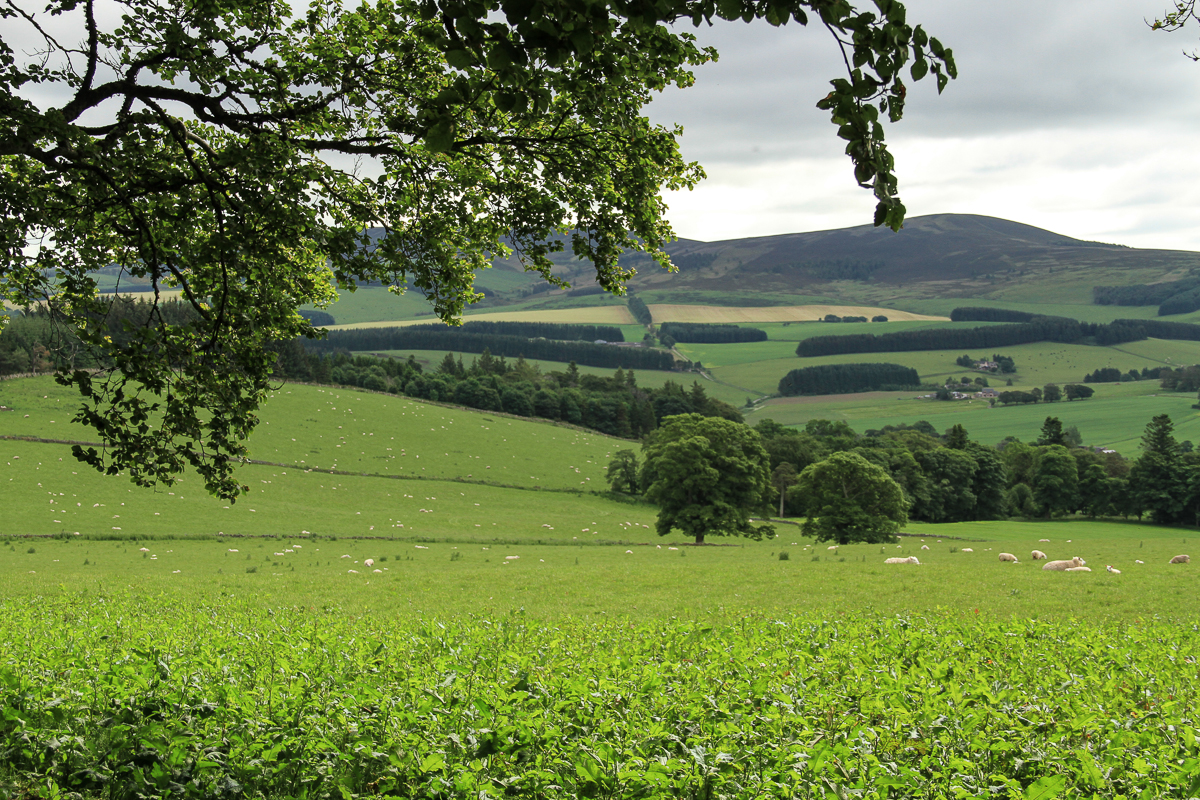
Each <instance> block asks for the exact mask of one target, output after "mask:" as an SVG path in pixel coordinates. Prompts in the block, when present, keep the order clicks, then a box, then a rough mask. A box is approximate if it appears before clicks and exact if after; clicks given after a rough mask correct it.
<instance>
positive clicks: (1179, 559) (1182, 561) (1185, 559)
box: [1170, 556, 1192, 564]
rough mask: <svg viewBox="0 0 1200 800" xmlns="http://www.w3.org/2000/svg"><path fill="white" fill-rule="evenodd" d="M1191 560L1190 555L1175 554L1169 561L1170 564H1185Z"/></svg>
mask: <svg viewBox="0 0 1200 800" xmlns="http://www.w3.org/2000/svg"><path fill="white" fill-rule="evenodd" d="M1191 560H1192V557H1191V556H1175V557H1174V558H1172V559H1171V561H1170V563H1172V564H1186V563H1188V562H1189V561H1191Z"/></svg>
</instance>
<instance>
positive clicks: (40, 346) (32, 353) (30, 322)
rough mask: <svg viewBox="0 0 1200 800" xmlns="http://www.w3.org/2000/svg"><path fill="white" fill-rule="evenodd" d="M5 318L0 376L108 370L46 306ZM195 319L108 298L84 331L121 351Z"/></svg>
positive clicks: (170, 304)
mask: <svg viewBox="0 0 1200 800" xmlns="http://www.w3.org/2000/svg"><path fill="white" fill-rule="evenodd" d="M7 314H8V315H9V317H10V319H9V321H8V322H7V323H6V324H5V325H4V327H3V329H2V333H0V375H17V374H21V373H26V372H49V371H51V370H54V369H59V368H63V369H68V370H71V369H88V368H94V367H108V366H112V359H111V357H110V356H108V355H106V354H105V353H104V352H102V351H100V350H98V349H97V348H95V347H93V346H91V345H90V344H87V343H85V342H84V341H83V340H82V339H81V338H80V336H79V332H78V330H77V329H75V328H74V327H72V326H71V325H69V324H67V323H66V321H65V320H64V319H63V318H62V316H61V315H60V314H57V313H56V312H54V311H51V310H49V309H47V308H46V307H45V306H31V307H30V308H28V309H27V310H26V311H24V312H19V311H9V312H7ZM197 318H198V315H197V314H196V312H195V310H194V309H193V308H192V307H191V306H190V305H187V304H185V303H181V302H179V301H177V300H164V301H161V302H154V300H153V298H151V299H149V300H147V299H146V298H145V297H137V298H134V297H131V296H129V295H109V296H106V297H104V298H103V299H102V300H101V301H100V305H99V306H98V307H97V309H96V310H95V311H94V313H93V314H92V315H91V317H90V318H89V325H90V326H91V328H92V330H93V332H94V334H95V335H97V336H102V337H107V339H108V340H109V341H112V342H114V343H115V344H116V345H117V346H124V345H125V344H127V343H129V342H130V341H132V340H133V339H134V338H135V337H138V336H141V337H143V338H153V337H154V336H155V335H156V326H158V325H162V324H170V325H188V324H190V323H191V322H193V321H195V320H196V319H197Z"/></svg>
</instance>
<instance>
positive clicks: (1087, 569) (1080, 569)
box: [1063, 567, 1092, 572]
mask: <svg viewBox="0 0 1200 800" xmlns="http://www.w3.org/2000/svg"><path fill="white" fill-rule="evenodd" d="M1091 571H1092V568H1091V567H1067V568H1066V569H1064V570H1063V572H1091Z"/></svg>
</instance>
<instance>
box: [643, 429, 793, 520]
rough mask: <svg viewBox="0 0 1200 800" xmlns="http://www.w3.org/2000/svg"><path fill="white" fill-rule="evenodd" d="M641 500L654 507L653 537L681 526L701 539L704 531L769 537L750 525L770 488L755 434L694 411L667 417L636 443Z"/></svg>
mask: <svg viewBox="0 0 1200 800" xmlns="http://www.w3.org/2000/svg"><path fill="white" fill-rule="evenodd" d="M640 480H641V485H642V489H643V491H644V493H645V496H646V499H648V500H650V501H651V502H652V503H655V504H657V505H658V507H659V511H658V521H657V523H656V525H655V528H656V529H657V531H658V535H659V536H666V535H667V534H668V533H670V532H671V530H672V529H678V530H681V531H683V532H684V533H685V534H686V535H688V536H691V537H693V538H694V540H695V542H696V544H703V543H704V539H705V537H706V536H708V535H710V534H711V535H715V536H746V537H749V538H752V539H761V538H762V537H763V536H767V537H770V536H773V535H774V529H773V528H772V527H771V526H769V525H755V524H753V523H752V521H751V514H753V513H755V512H759V511H761V510H763V509H764V508H765V506H766V503H767V500H768V498H769V497H770V493H771V476H770V473H769V472H768V471H767V453H766V451H765V450H763V447H762V442H761V441H760V439H759V436H758V434H757V433H755V432H754V431H753V430H751V429H750V428H748V427H747V426H746V425H743V424H741V423H739V422H733V421H731V420H727V419H723V418H721V417H702V416H700V415H699V414H680V415H677V416H673V417H667V418H666V419H664V420H663V423H662V427H660V428H658V429H657V430H655V431H653V432H652V433H650V435H648V436H647V437H646V441H645V442H644V443H643V444H642V472H641V476H640Z"/></svg>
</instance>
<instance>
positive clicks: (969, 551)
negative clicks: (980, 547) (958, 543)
mask: <svg viewBox="0 0 1200 800" xmlns="http://www.w3.org/2000/svg"><path fill="white" fill-rule="evenodd" d="M962 551H963V552H964V553H974V552H975V551H974V550H972V549H971V548H969V547H964V548H963V549H962Z"/></svg>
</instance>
